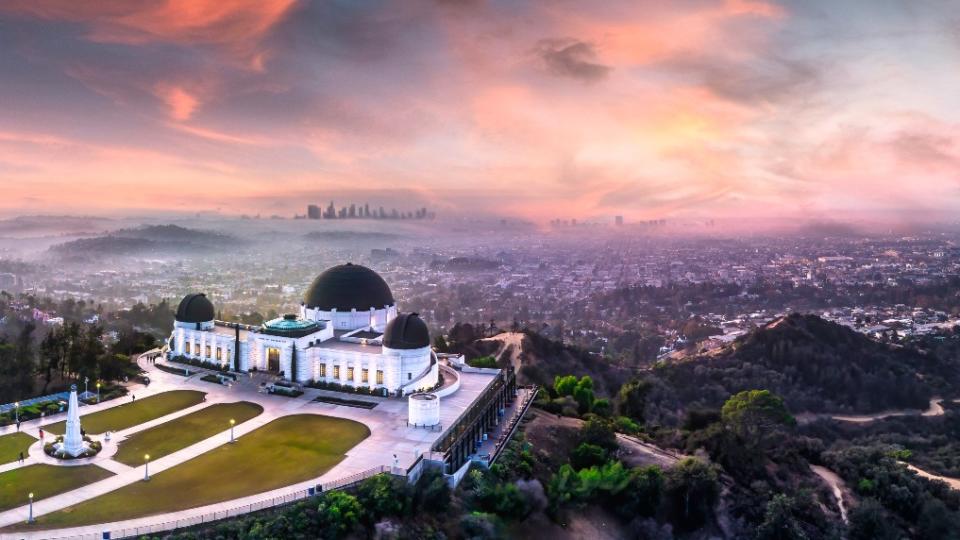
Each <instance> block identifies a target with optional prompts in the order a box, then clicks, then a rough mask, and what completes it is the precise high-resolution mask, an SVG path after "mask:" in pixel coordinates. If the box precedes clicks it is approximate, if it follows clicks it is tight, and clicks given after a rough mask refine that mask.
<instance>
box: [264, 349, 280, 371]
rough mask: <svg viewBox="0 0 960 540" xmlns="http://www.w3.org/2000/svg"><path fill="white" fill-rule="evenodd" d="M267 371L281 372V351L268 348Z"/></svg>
mask: <svg viewBox="0 0 960 540" xmlns="http://www.w3.org/2000/svg"><path fill="white" fill-rule="evenodd" d="M267 371H273V372H279V371H280V349H276V348H274V347H269V348H267Z"/></svg>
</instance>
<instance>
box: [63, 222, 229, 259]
mask: <svg viewBox="0 0 960 540" xmlns="http://www.w3.org/2000/svg"><path fill="white" fill-rule="evenodd" d="M235 243H237V239H236V238H234V237H232V236H228V235H225V234H220V233H217V232H212V231H203V230H196V229H188V228H185V227H180V226H179V225H149V226H143V227H138V228H135V229H120V230H117V231H114V232H111V233H109V234H105V235H101V236H95V237H92V238H81V239H79V240H73V241H71V242H65V243H62V244H57V245H55V246H52V247H51V248H50V251H51V252H52V253H54V254H57V255H60V256H68V257H79V258H83V257H90V256H104V255H141V254H143V255H145V254H150V255H157V256H162V255H164V254H168V253H178V254H183V253H185V252H186V253H189V252H195V251H200V250H210V249H217V248H222V247H225V246H230V245H234V244H235Z"/></svg>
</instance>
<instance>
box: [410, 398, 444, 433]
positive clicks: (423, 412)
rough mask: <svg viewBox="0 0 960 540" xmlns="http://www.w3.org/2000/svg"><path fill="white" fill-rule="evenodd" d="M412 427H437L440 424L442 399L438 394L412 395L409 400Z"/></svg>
mask: <svg viewBox="0 0 960 540" xmlns="http://www.w3.org/2000/svg"><path fill="white" fill-rule="evenodd" d="M408 404H409V405H408V410H409V418H408V421H409V422H410V425H412V426H435V425H437V424H439V423H440V398H439V397H437V395H436V394H426V393H422V394H411V395H410V399H409V400H408Z"/></svg>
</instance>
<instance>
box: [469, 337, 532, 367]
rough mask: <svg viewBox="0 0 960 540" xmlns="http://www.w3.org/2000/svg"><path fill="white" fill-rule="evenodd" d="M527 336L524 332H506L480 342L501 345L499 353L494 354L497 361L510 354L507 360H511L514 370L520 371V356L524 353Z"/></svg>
mask: <svg viewBox="0 0 960 540" xmlns="http://www.w3.org/2000/svg"><path fill="white" fill-rule="evenodd" d="M526 337H527V336H526V335H525V334H524V333H522V332H504V333H502V334H497V335H495V336H493V337H488V338H483V339H481V340H480V341H495V342H498V343H500V347H499V348H498V349H497V352H495V353H494V354H493V356H494V357H496V358H497V359H503V358H504V353H507V352H509V353H510V354H509V356H507V358H509V359H510V365H512V366H513V369H515V370H517V371H520V355H521V354H522V353H523V340H524V339H526Z"/></svg>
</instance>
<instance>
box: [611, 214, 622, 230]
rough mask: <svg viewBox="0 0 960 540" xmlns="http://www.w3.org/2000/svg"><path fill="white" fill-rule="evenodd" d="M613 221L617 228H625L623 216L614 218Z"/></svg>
mask: <svg viewBox="0 0 960 540" xmlns="http://www.w3.org/2000/svg"><path fill="white" fill-rule="evenodd" d="M613 221H614V223H616V225H617V227H623V216H616V217H614V218H613Z"/></svg>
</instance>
